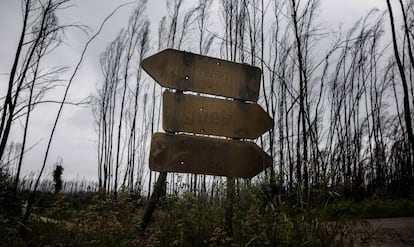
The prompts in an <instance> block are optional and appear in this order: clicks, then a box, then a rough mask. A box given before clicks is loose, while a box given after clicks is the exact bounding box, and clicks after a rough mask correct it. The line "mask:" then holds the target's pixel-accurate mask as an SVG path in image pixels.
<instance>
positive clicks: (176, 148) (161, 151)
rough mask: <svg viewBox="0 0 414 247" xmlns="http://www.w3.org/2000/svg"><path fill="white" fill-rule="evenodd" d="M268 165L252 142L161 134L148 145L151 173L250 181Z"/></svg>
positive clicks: (269, 164)
mask: <svg viewBox="0 0 414 247" xmlns="http://www.w3.org/2000/svg"><path fill="white" fill-rule="evenodd" d="M271 165H272V158H271V157H270V156H269V155H268V154H266V153H265V152H263V150H261V149H260V148H259V147H258V146H257V145H256V144H255V143H253V142H243V141H238V140H226V139H217V138H209V137H202V136H190V135H172V134H164V133H156V134H154V135H153V137H152V141H151V153H150V163H149V166H150V169H151V170H156V171H161V172H185V173H197V174H209V175H218V176H227V177H232V178H252V177H254V176H256V175H257V174H258V173H259V172H261V171H262V170H263V169H265V168H268V167H270V166H271Z"/></svg>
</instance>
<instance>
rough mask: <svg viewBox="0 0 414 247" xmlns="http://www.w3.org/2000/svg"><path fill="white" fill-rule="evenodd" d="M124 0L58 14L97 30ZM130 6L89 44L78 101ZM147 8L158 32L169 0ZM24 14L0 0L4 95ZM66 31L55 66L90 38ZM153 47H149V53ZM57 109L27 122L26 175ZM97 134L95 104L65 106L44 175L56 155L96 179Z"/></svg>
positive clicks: (331, 8) (12, 1)
mask: <svg viewBox="0 0 414 247" xmlns="http://www.w3.org/2000/svg"><path fill="white" fill-rule="evenodd" d="M219 1H220V0H215V2H214V4H213V8H214V9H217V6H218V4H219ZM126 2H128V1H124V0H122V1H121V0H118V1H115V0H75V1H73V3H74V4H75V5H76V6H75V7H72V8H70V9H67V10H64V11H62V12H60V13H59V20H60V22H61V23H66V24H67V23H72V22H79V23H81V24H85V25H87V26H89V27H90V28H92V30H93V32H94V31H96V30H97V29H98V28H99V25H100V24H101V22H102V20H103V19H104V18H105V16H107V15H108V14H109V13H110V12H111V11H112V10H113V9H115V8H116V7H117V6H118V5H120V4H122V3H126ZM185 3H186V4H189V5H192V4H193V3H196V1H190V0H186V1H185ZM385 7H386V2H385V0H321V9H320V18H319V23H321V24H323V26H324V27H326V28H328V30H329V29H330V30H338V27H339V26H340V25H343V30H347V28H348V27H350V26H351V25H352V23H354V22H355V21H356V20H358V19H359V18H361V17H363V16H364V15H365V14H367V13H368V12H369V10H370V9H372V8H378V9H380V10H385ZM132 8H133V5H129V6H127V7H124V8H122V9H121V10H120V11H118V12H117V13H116V14H115V16H113V17H112V18H111V19H110V21H109V22H108V23H107V24H106V26H105V27H104V30H103V32H102V33H101V34H100V35H99V37H98V38H97V39H96V40H95V41H94V42H93V43H92V44H91V46H90V48H89V50H88V51H87V54H86V59H85V61H84V62H83V65H82V68H81V70H80V71H79V73H78V74H77V76H76V78H75V80H74V82H73V85H72V88H71V89H70V92H69V101H79V100H81V99H83V98H85V97H87V96H88V95H90V94H91V93H94V92H95V89H96V85H97V83H98V82H99V80H100V79H101V78H102V77H101V71H100V67H99V56H100V53H102V52H103V51H104V49H105V47H106V45H107V44H108V43H109V42H110V41H112V40H113V39H114V38H115V37H116V35H117V33H118V32H119V30H120V29H121V28H122V27H125V26H126V25H127V21H128V18H129V14H130V12H131V10H132ZM395 12H397V11H395ZM147 14H148V17H149V19H150V20H151V34H152V35H155V34H156V33H157V28H158V23H159V21H160V19H161V17H162V16H163V15H165V14H166V1H165V0H148V6H147ZM396 14H398V13H396ZM21 19H22V15H21V3H20V1H19V0H0V97H3V96H4V95H5V94H6V90H5V89H6V86H7V81H8V73H9V71H10V69H11V64H12V62H13V57H14V53H15V50H16V46H17V40H18V38H19V34H20V28H21ZM211 21H213V22H219V21H220V20H219V19H218V18H215V16H214V15H212V16H211ZM386 24H387V25H389V24H388V23H386ZM215 31H217V30H215ZM66 35H67V40H66V45H64V46H62V47H60V48H59V50H57V51H55V52H54V53H53V56H51V57H49V58H48V60H47V63H48V64H50V65H51V66H52V65H68V66H71V69H73V67H74V66H75V64H76V63H77V61H78V59H79V57H80V53H81V51H82V49H83V46H84V44H85V43H86V41H87V36H86V35H85V34H84V33H82V32H81V31H79V30H73V29H72V30H68V32H67V33H66ZM155 40H156V39H155V37H153V42H154V41H155ZM153 52H154V51H151V53H153ZM70 71H72V70H70ZM66 78H67V77H66ZM61 97H62V91H59V90H56V92H55V93H54V94H53V95H49V96H47V98H55V99H60V98H61ZM56 112H57V105H50V104H49V105H43V106H37V107H36V108H35V111H34V113H33V115H32V118H31V124H30V127H29V136H28V142H27V147H31V146H33V145H35V144H36V143H38V144H37V145H36V146H35V147H34V148H33V149H31V150H30V151H29V152H28V153H27V154H26V156H25V159H24V164H23V168H22V169H23V175H25V174H28V173H29V172H31V171H34V172H37V171H38V170H39V169H40V167H41V164H42V160H43V156H44V152H45V148H46V144H47V140H48V136H49V134H50V130H51V126H52V124H53V121H54V119H55V116H56ZM21 121H22V120H21ZM16 124H19V123H16ZM22 125H23V124H22ZM20 131H21V130H20ZM12 135H13V137H14V138H16V137H17V136H20V135H19V130H15V131H14V133H12ZM96 140H97V135H96V133H95V130H94V127H93V116H92V111H91V108H90V107H76V106H70V105H67V106H65V107H64V110H63V115H62V117H61V119H60V122H59V124H58V127H57V131H56V133H55V137H54V140H53V143H52V148H51V153H50V155H49V158H48V164H47V169H46V171H45V173H44V175H43V177H50V175H51V171H52V169H53V165H54V162H55V161H56V160H57V158H58V157H61V158H62V159H63V166H64V172H63V177H64V179H72V178H86V179H90V180H97V153H96ZM16 141H20V140H16ZM148 152H149V150H148Z"/></svg>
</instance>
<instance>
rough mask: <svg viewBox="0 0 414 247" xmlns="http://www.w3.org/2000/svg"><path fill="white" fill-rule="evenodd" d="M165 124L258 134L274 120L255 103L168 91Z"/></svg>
mask: <svg viewBox="0 0 414 247" xmlns="http://www.w3.org/2000/svg"><path fill="white" fill-rule="evenodd" d="M162 123H163V128H164V130H165V131H167V132H177V131H183V132H191V133H197V134H208V135H216V136H226V137H232V138H251V139H254V138H257V137H259V136H260V135H261V134H263V133H264V132H266V131H267V130H269V129H270V128H272V127H273V120H272V119H271V118H270V117H269V116H268V115H267V113H266V112H265V111H263V109H262V108H261V107H260V106H259V105H258V104H256V103H245V102H241V101H236V100H223V99H217V98H209V97H202V96H196V95H190V94H177V93H172V92H169V91H165V92H164V95H163V122H162Z"/></svg>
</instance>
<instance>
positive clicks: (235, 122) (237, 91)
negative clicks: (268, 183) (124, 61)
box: [141, 49, 273, 178]
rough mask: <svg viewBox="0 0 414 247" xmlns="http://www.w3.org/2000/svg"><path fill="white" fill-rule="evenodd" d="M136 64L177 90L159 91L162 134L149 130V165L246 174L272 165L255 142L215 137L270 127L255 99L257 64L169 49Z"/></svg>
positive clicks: (245, 135) (251, 134) (254, 133)
mask: <svg viewBox="0 0 414 247" xmlns="http://www.w3.org/2000/svg"><path fill="white" fill-rule="evenodd" d="M141 66H142V68H143V69H144V70H145V71H146V72H147V73H148V74H149V75H150V76H151V77H152V78H153V79H154V80H155V81H157V82H158V83H159V84H160V85H161V86H164V87H166V88H169V89H176V91H177V92H172V91H169V90H166V91H165V92H164V93H163V121H162V123H163V129H164V130H165V131H166V132H168V134H167V133H155V134H154V135H153V136H152V140H151V150H150V157H149V165H150V169H151V170H154V171H160V172H183V173H197V174H208V175H216V176H227V177H234V178H252V177H254V176H256V175H257V174H258V173H259V172H261V171H262V170H263V169H265V168H267V167H270V166H271V165H272V158H271V157H270V156H269V155H268V154H266V153H265V152H264V151H263V150H262V149H260V148H259V147H258V146H257V145H256V144H255V143H253V142H250V141H240V140H227V139H225V138H218V136H222V137H229V138H235V139H255V138H257V137H259V136H260V135H262V134H263V133H265V132H266V131H268V130H269V129H271V128H272V127H273V120H272V119H271V118H270V117H269V116H268V115H267V113H266V112H265V111H264V110H263V109H262V108H261V107H260V106H259V105H258V104H257V103H255V102H256V101H257V99H258V95H259V89H260V78H261V71H260V69H259V68H257V67H253V66H249V65H246V64H239V63H234V62H230V61H225V60H221V59H217V58H212V57H207V56H201V55H197V54H193V53H189V52H184V51H178V50H173V49H166V50H164V51H161V52H160V53H157V54H155V55H153V56H150V57H148V58H146V59H144V60H143V61H142V63H141ZM191 92H193V94H191ZM194 93H197V95H195V94H194ZM200 93H202V94H203V95H204V96H200V95H199V94H200ZM207 94H208V95H207ZM216 96H223V97H226V98H223V97H222V98H219V97H216ZM175 132H181V133H182V132H185V133H193V134H202V135H214V136H216V137H214V138H213V137H209V136H199V135H198V136H195V135H189V134H173V133H175Z"/></svg>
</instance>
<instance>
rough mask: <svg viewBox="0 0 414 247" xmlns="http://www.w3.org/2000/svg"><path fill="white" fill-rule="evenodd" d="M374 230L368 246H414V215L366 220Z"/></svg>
mask: <svg viewBox="0 0 414 247" xmlns="http://www.w3.org/2000/svg"><path fill="white" fill-rule="evenodd" d="M366 223H368V224H369V225H370V226H371V227H372V230H373V231H374V233H375V234H374V235H373V239H372V241H371V242H370V243H369V245H368V246H382V247H388V246H396V247H398V246H408V247H414V217H407V218H383V219H369V220H366Z"/></svg>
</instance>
